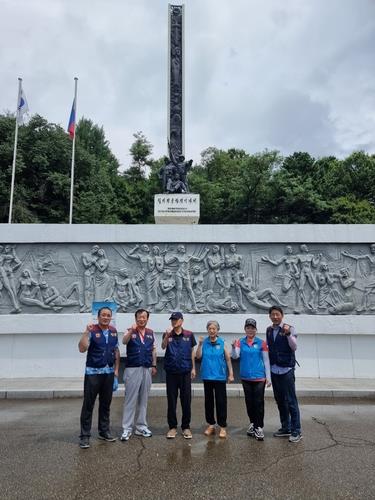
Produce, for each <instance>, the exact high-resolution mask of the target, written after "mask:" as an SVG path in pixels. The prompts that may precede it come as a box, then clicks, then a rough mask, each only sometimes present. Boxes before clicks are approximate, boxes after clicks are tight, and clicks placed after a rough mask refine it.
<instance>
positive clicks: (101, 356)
mask: <svg viewBox="0 0 375 500" xmlns="http://www.w3.org/2000/svg"><path fill="white" fill-rule="evenodd" d="M111 319H112V311H111V309H110V308H108V307H102V308H101V309H99V311H98V323H97V324H88V325H87V326H86V330H85V331H84V333H83V334H82V337H81V339H80V341H79V344H78V349H79V352H87V358H86V370H85V381H84V395H83V405H82V411H81V435H80V442H79V445H80V447H81V448H83V449H85V448H89V447H90V435H91V422H92V413H93V410H94V405H95V400H96V397H97V395H98V394H99V417H98V430H99V436H98V437H99V439H103V440H104V441H116V438H115V437H113V436H112V435H111V433H110V430H109V411H110V406H111V401H112V392H113V381H114V377H118V370H119V366H120V353H119V349H118V338H117V330H116V328H114V327H113V326H112V325H111V324H110V323H111Z"/></svg>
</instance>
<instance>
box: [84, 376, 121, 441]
mask: <svg viewBox="0 0 375 500" xmlns="http://www.w3.org/2000/svg"><path fill="white" fill-rule="evenodd" d="M113 379H114V374H113V373H108V374H103V375H85V381H84V389H83V405H82V411H81V437H83V436H88V437H90V435H91V423H92V413H93V410H94V405H95V400H96V397H97V395H98V394H99V415H98V431H99V432H100V433H103V432H109V409H110V406H111V401H112V392H113Z"/></svg>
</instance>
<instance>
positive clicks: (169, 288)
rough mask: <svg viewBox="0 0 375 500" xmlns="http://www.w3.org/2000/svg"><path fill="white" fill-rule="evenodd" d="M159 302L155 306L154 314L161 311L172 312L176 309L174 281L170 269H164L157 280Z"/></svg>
mask: <svg viewBox="0 0 375 500" xmlns="http://www.w3.org/2000/svg"><path fill="white" fill-rule="evenodd" d="M159 289H160V293H159V302H158V304H156V306H155V311H156V312H162V311H163V310H167V311H174V310H175V309H177V307H176V305H175V299H176V293H175V292H174V290H176V280H175V279H174V277H173V273H172V271H171V270H170V269H165V270H164V271H163V274H162V276H161V278H160V280H159Z"/></svg>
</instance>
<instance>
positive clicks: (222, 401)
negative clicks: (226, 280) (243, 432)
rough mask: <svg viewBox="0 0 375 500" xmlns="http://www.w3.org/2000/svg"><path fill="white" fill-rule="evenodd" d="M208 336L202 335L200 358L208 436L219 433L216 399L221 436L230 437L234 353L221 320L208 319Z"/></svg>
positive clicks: (197, 355) (205, 432)
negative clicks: (227, 345)
mask: <svg viewBox="0 0 375 500" xmlns="http://www.w3.org/2000/svg"><path fill="white" fill-rule="evenodd" d="M206 328H207V332H208V337H206V338H203V337H199V340H198V348H197V352H196V358H197V359H201V360H202V361H201V371H200V375H201V379H202V380H203V386H204V405H205V412H206V421H207V423H208V427H207V429H206V430H205V431H204V434H205V435H206V436H211V435H213V434H215V430H216V429H215V427H216V421H215V400H216V417H217V423H218V425H219V429H220V431H219V437H221V438H226V437H227V431H226V426H227V388H226V382H227V379H228V382H233V380H234V377H233V368H232V362H231V359H230V354H229V352H228V351H227V349H226V348H225V346H224V340H223V339H221V338H219V336H218V333H219V330H220V326H219V323H218V322H217V321H214V320H212V321H209V322H208V323H207V326H206Z"/></svg>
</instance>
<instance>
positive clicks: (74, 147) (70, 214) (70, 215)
mask: <svg viewBox="0 0 375 500" xmlns="http://www.w3.org/2000/svg"><path fill="white" fill-rule="evenodd" d="M77 82H78V78H77V77H75V78H74V114H75V120H74V135H73V145H72V166H71V174H70V209H69V224H72V221H73V193H74V159H75V153H76V124H77Z"/></svg>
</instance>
